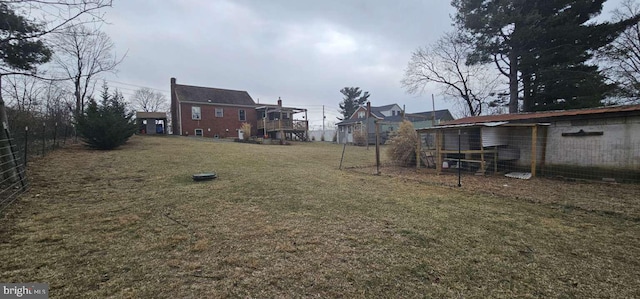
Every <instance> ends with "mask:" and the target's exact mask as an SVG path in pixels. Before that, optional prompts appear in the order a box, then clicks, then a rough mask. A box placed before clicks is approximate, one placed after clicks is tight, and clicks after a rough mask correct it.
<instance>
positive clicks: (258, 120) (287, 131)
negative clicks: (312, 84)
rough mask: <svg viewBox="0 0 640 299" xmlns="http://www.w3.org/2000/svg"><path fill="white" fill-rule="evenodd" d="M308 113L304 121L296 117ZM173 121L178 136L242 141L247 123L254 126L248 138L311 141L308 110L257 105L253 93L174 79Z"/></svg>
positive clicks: (172, 98) (172, 83) (172, 92)
mask: <svg viewBox="0 0 640 299" xmlns="http://www.w3.org/2000/svg"><path fill="white" fill-rule="evenodd" d="M298 113H304V116H303V117H302V118H303V119H296V117H295V115H296V114H298ZM171 119H172V124H173V134H174V135H184V136H200V137H209V138H238V137H239V132H238V131H239V129H240V128H241V127H242V124H243V123H248V124H250V125H251V133H250V134H249V133H248V132H245V133H244V136H258V135H260V136H265V137H268V138H274V139H299V140H307V139H308V137H307V136H308V135H309V133H308V132H309V122H308V120H307V110H306V109H301V108H294V107H283V106H282V100H280V99H278V104H277V105H271V104H260V105H257V104H256V103H255V102H254V101H253V99H252V98H251V96H250V95H249V93H247V92H246V91H240V90H229V89H220V88H211V87H200V86H191V85H182V84H177V83H176V78H171Z"/></svg>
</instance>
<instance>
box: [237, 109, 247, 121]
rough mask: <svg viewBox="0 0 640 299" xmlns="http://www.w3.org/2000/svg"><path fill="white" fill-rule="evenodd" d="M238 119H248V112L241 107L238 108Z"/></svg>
mask: <svg viewBox="0 0 640 299" xmlns="http://www.w3.org/2000/svg"><path fill="white" fill-rule="evenodd" d="M238 119H239V120H240V121H245V120H247V113H246V112H245V111H244V109H240V110H238Z"/></svg>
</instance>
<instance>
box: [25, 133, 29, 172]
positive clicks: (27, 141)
mask: <svg viewBox="0 0 640 299" xmlns="http://www.w3.org/2000/svg"><path fill="white" fill-rule="evenodd" d="M28 152H29V126H25V127H24V169H25V170H26V169H27V153H28Z"/></svg>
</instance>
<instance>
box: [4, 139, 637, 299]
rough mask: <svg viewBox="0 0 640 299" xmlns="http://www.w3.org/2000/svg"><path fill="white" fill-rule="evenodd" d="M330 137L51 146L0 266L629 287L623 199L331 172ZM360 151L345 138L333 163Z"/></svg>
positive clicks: (575, 294) (137, 285) (456, 287)
mask: <svg viewBox="0 0 640 299" xmlns="http://www.w3.org/2000/svg"><path fill="white" fill-rule="evenodd" d="M341 151H342V146H339V145H333V144H323V143H305V144H300V143H297V144H294V145H291V146H276V145H254V144H241V143H232V142H213V141H205V140H197V139H192V138H173V137H166V138H162V137H137V136H136V137H134V138H132V139H131V141H130V142H129V144H127V145H126V146H124V147H123V148H121V149H119V150H115V151H108V152H103V151H90V150H85V149H83V148H82V147H79V146H71V147H69V148H67V149H63V150H59V151H56V152H53V153H51V154H50V155H49V156H47V157H45V158H42V159H40V160H37V161H34V162H32V163H31V164H30V169H29V175H30V182H31V185H32V189H31V190H30V192H29V193H27V194H26V195H24V196H23V198H22V199H21V200H20V201H18V202H17V203H16V204H14V205H13V206H11V207H10V208H9V209H8V210H7V211H6V212H5V214H4V215H3V218H2V221H0V257H1V258H2V262H1V264H0V281H3V282H47V283H49V285H50V294H51V295H50V296H51V298H102V297H114V298H215V297H254V298H273V297H284V298H289V297H296V298H298V297H322V298H324V297H346V298H353V297H360V298H372V297H383V298H385V297H386V298H415V297H419V298H423V297H427V298H429V297H447V298H449V297H465V298H467V297H477V298H488V297H505V298H512V297H542V298H547V297H560V298H585V297H608V298H612V297H618V298H631V297H640V289H639V288H638V286H639V285H640V261H639V259H638V256H640V221H638V219H637V218H634V217H635V214H632V215H631V216H634V217H620V214H619V213H618V214H614V213H594V212H593V211H590V210H588V209H571V208H566V207H567V206H571V205H570V204H571V202H570V201H571V199H564V200H565V204H564V205H561V206H559V205H552V204H545V203H540V202H535V201H531V200H520V199H516V198H514V197H509V196H501V195H491V194H489V193H479V192H474V191H473V190H470V189H464V188H462V189H456V188H450V187H447V186H440V185H438V184H424V183H420V182H417V181H416V180H413V179H407V178H406V177H403V176H395V175H382V176H375V175H372V172H371V171H362V170H361V169H360V170H359V171H356V170H353V169H347V170H343V171H340V170H338V164H339V162H340V155H341ZM374 152H375V151H374V149H373V148H371V149H370V150H368V151H367V150H366V149H365V148H359V147H347V151H346V154H345V166H355V165H372V164H373V162H374V161H375V157H374ZM383 157H384V155H383ZM209 171H215V172H216V173H217V174H218V176H219V178H218V179H216V180H214V181H208V182H197V183H196V182H193V181H192V180H191V175H192V174H194V173H200V172H209ZM531 183H535V180H532V181H531ZM520 184H527V182H526V181H525V182H520ZM548 188H550V190H536V192H539V193H542V194H544V193H545V192H549V193H552V192H553V190H551V188H553V185H551V186H550V187H548ZM615 188H618V189H620V190H624V188H626V186H625V185H618V186H615ZM632 189H633V190H637V188H636V187H633V188H632ZM620 192H624V191H620ZM632 192H635V191H632ZM575 200H576V201H577V202H585V198H582V197H580V198H576V199H575ZM567 201H569V205H567V204H566V203H567ZM626 204H627V205H633V207H632V208H630V209H631V210H633V211H638V206H639V205H640V203H636V202H630V201H627V203H626ZM563 207H565V208H563ZM623 210H624V209H623ZM634 213H635V212H634Z"/></svg>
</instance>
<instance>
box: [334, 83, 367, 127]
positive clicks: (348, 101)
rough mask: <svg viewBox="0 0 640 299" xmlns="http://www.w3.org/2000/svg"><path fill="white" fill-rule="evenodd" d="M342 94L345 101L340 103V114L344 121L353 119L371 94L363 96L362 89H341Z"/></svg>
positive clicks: (365, 93)
mask: <svg viewBox="0 0 640 299" xmlns="http://www.w3.org/2000/svg"><path fill="white" fill-rule="evenodd" d="M340 93H342V94H343V95H344V99H343V100H342V102H340V104H339V107H340V113H342V116H343V118H342V119H340V118H338V119H340V120H343V119H347V118H349V117H351V115H352V114H353V113H354V112H356V110H357V109H358V107H359V106H360V105H363V104H364V103H366V102H367V100H368V99H369V96H370V94H369V92H368V91H365V92H364V94H362V90H361V89H360V87H345V88H343V89H340Z"/></svg>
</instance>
